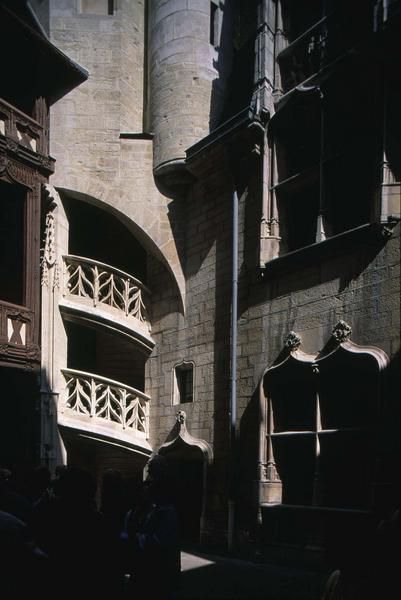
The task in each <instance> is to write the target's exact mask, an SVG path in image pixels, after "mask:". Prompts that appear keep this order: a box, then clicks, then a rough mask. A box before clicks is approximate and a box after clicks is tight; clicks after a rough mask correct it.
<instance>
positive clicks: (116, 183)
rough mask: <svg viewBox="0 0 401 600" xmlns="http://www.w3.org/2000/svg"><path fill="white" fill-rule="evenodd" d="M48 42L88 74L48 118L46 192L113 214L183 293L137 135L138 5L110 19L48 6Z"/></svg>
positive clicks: (146, 146) (146, 150)
mask: <svg viewBox="0 0 401 600" xmlns="http://www.w3.org/2000/svg"><path fill="white" fill-rule="evenodd" d="M50 28H51V39H52V41H53V42H54V43H55V44H56V45H57V46H58V47H59V48H60V49H61V50H62V51H63V52H65V53H66V54H67V55H68V56H69V57H70V58H72V59H73V60H75V61H77V62H78V63H79V64H80V65H81V66H82V67H84V68H85V69H87V70H88V71H89V78H88V81H87V82H85V83H84V84H82V85H81V86H79V87H78V88H77V89H76V90H74V91H73V92H72V93H71V94H69V95H68V96H67V97H66V98H64V99H63V100H61V101H60V102H59V103H58V104H57V106H55V107H54V108H53V109H52V112H51V153H52V155H53V156H54V158H56V160H57V170H56V175H55V176H54V177H53V178H52V182H51V183H52V185H54V186H56V187H58V188H62V189H64V190H67V191H70V192H72V193H73V194H80V195H81V199H84V200H86V201H89V202H93V203H96V204H98V205H99V206H101V207H102V208H104V209H105V210H108V211H111V212H113V213H114V214H116V216H117V217H118V218H120V219H121V220H122V221H123V222H124V223H125V224H126V225H127V227H128V228H129V229H131V231H132V232H133V233H134V235H136V237H137V238H138V239H139V241H140V242H141V243H142V244H143V245H144V246H145V247H146V249H147V250H148V251H150V252H151V253H153V254H156V255H157V256H158V258H159V259H161V260H163V261H164V263H165V264H166V265H168V268H169V269H170V271H171V273H172V274H173V275H174V277H175V279H176V282H177V285H178V286H179V288H180V290H181V293H183V291H184V284H183V276H182V270H181V266H180V261H179V258H178V254H177V249H176V244H175V241H174V237H173V234H172V227H171V223H170V220H171V215H169V214H168V203H169V199H168V198H166V197H165V196H163V195H162V194H161V193H160V192H159V191H158V189H157V187H156V185H155V183H154V179H153V156H152V141H151V140H148V139H120V133H121V132H133V133H139V134H140V133H141V132H142V117H143V115H142V112H143V79H144V72H143V68H144V67H143V54H144V2H143V1H142V0H136V1H134V2H133V1H130V0H123V1H121V2H119V3H118V4H117V7H116V12H115V15H112V16H108V15H106V16H99V15H89V14H78V13H77V12H76V3H75V0H53V1H52V2H51V9H50Z"/></svg>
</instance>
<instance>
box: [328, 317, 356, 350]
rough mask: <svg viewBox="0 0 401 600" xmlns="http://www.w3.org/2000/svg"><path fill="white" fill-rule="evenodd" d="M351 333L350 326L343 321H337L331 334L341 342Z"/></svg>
mask: <svg viewBox="0 0 401 600" xmlns="http://www.w3.org/2000/svg"><path fill="white" fill-rule="evenodd" d="M351 333H352V329H351V327H350V326H349V325H348V323H346V322H345V321H342V320H340V321H338V323H337V325H336V326H335V327H334V329H333V332H332V335H333V337H334V338H335V339H336V340H337V342H339V343H340V344H342V343H343V342H346V341H347V340H348V338H349V337H350V335H351Z"/></svg>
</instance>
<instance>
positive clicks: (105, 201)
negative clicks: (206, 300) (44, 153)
mask: <svg viewBox="0 0 401 600" xmlns="http://www.w3.org/2000/svg"><path fill="white" fill-rule="evenodd" d="M70 184H73V185H68V186H66V185H57V186H56V189H57V190H58V192H59V193H61V194H65V195H67V196H68V197H70V198H75V199H77V200H80V201H82V202H86V203H88V204H92V205H94V206H96V207H98V208H100V209H102V210H104V211H106V212H108V213H110V214H112V215H113V216H114V217H116V218H117V219H118V220H119V221H121V222H122V223H123V224H124V225H125V226H126V227H127V229H128V230H129V231H131V233H132V234H133V235H134V236H135V237H136V239H137V240H138V241H139V242H140V243H141V244H142V245H143V247H144V248H145V249H146V250H147V251H148V252H149V253H150V254H152V255H153V256H154V257H155V258H157V259H158V260H159V261H160V262H161V263H162V264H164V265H165V266H166V267H167V269H168V271H169V272H170V274H171V275H172V277H173V280H174V281H175V283H176V286H177V289H178V292H179V296H180V301H181V310H182V312H184V310H185V278H184V275H183V272H182V268H181V264H180V261H179V257H178V253H177V248H176V245H175V241H174V238H173V235H172V233H171V227H170V224H169V221H168V218H167V209H166V208H165V207H161V206H159V207H157V209H153V208H152V210H151V209H149V208H148V207H147V206H146V204H147V203H145V202H132V198H131V196H129V195H128V194H122V195H121V194H118V193H116V191H115V190H114V189H110V186H107V185H105V184H103V183H102V182H99V181H97V180H95V179H93V178H89V177H87V176H86V177H85V178H81V179H80V178H78V177H77V178H74V179H73V181H71V182H70ZM116 196H117V200H116Z"/></svg>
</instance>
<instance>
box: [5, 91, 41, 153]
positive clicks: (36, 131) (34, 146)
mask: <svg viewBox="0 0 401 600" xmlns="http://www.w3.org/2000/svg"><path fill="white" fill-rule="evenodd" d="M0 134H1V135H3V136H4V137H5V138H7V139H8V145H9V146H10V147H11V148H15V149H16V148H17V146H20V147H23V148H24V149H26V150H28V151H32V152H35V153H39V154H47V149H46V136H45V131H44V129H43V127H42V126H41V125H40V123H38V122H37V121H35V119H33V118H32V117H30V116H29V115H27V114H25V113H24V112H22V111H21V110H19V109H18V108H15V107H14V106H12V105H11V104H9V103H8V102H7V101H6V100H3V99H2V98H0Z"/></svg>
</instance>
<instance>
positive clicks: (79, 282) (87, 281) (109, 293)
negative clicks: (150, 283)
mask: <svg viewBox="0 0 401 600" xmlns="http://www.w3.org/2000/svg"><path fill="white" fill-rule="evenodd" d="M64 266H65V273H66V289H65V290H63V291H64V293H65V294H67V295H69V296H78V297H80V298H86V299H87V300H88V301H89V302H90V303H91V304H93V306H94V307H97V306H98V305H101V304H104V305H108V306H110V307H111V308H113V309H115V310H118V311H119V312H120V313H122V314H124V315H125V316H126V317H133V318H135V319H138V321H140V322H141V323H143V324H145V325H146V326H147V328H148V329H149V331H150V318H149V309H148V307H149V302H148V296H149V291H148V290H147V289H146V287H145V286H144V285H143V284H142V283H141V282H140V281H139V280H137V279H135V277H133V276H130V275H129V274H128V273H124V272H123V271H120V270H119V269H116V268H114V267H112V266H109V265H105V264H103V263H100V262H97V261H95V260H91V259H85V258H81V257H74V256H65V257H64ZM145 299H146V301H145Z"/></svg>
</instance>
